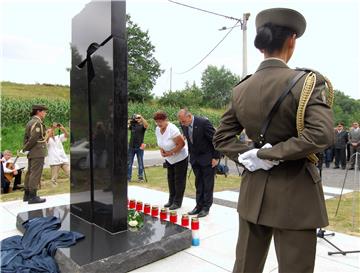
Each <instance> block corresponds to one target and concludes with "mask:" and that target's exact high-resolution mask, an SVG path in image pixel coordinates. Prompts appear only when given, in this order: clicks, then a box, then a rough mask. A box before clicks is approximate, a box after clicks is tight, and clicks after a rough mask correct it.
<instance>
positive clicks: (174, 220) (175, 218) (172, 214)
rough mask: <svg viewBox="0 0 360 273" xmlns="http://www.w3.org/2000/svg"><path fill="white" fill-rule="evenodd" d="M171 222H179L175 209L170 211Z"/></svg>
mask: <svg viewBox="0 0 360 273" xmlns="http://www.w3.org/2000/svg"><path fill="white" fill-rule="evenodd" d="M170 222H171V223H176V222H177V212H176V211H174V210H173V211H171V212H170Z"/></svg>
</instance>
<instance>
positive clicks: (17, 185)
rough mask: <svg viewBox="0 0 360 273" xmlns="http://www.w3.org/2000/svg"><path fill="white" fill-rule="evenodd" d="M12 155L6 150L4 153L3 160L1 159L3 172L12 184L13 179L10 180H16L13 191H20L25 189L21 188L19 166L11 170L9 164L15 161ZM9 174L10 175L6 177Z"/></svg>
mask: <svg viewBox="0 0 360 273" xmlns="http://www.w3.org/2000/svg"><path fill="white" fill-rule="evenodd" d="M11 157H12V153H11V151H9V150H5V151H4V153H3V158H2V159H1V163H2V164H3V170H4V174H5V177H6V178H7V179H8V180H9V182H11V180H12V179H9V178H11V177H12V178H15V180H14V186H13V190H18V189H21V188H23V187H21V186H20V184H21V169H20V168H19V166H18V165H17V164H15V165H14V166H13V167H12V168H9V164H8V163H13V160H12V159H11ZM6 174H9V175H6Z"/></svg>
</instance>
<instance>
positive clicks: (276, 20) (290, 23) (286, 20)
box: [255, 8, 306, 38]
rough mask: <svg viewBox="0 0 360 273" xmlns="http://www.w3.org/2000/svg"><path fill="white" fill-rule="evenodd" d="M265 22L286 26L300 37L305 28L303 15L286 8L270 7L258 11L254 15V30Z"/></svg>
mask: <svg viewBox="0 0 360 273" xmlns="http://www.w3.org/2000/svg"><path fill="white" fill-rule="evenodd" d="M266 23H272V24H274V25H278V26H284V27H288V28H290V29H291V30H294V31H295V33H296V37H297V38H299V37H301V36H302V35H303V34H304V32H305V28H306V20H305V17H304V16H303V15H302V14H301V13H300V12H298V11H296V10H293V9H286V8H272V9H265V10H263V11H260V12H259V13H258V14H257V15H256V19H255V25H256V31H258V30H259V28H260V27H262V26H264V25H265V24H266Z"/></svg>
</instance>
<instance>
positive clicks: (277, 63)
mask: <svg viewBox="0 0 360 273" xmlns="http://www.w3.org/2000/svg"><path fill="white" fill-rule="evenodd" d="M269 67H278V68H289V67H288V66H287V64H286V63H285V62H284V61H283V60H281V59H279V58H266V59H265V60H263V61H262V62H261V64H260V66H259V67H258V69H257V70H256V72H257V71H260V70H263V69H266V68H269Z"/></svg>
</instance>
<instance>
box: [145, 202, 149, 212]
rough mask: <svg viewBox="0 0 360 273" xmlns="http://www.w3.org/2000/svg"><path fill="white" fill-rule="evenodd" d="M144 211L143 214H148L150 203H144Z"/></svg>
mask: <svg viewBox="0 0 360 273" xmlns="http://www.w3.org/2000/svg"><path fill="white" fill-rule="evenodd" d="M144 213H145V214H150V204H148V203H146V204H145V205H144Z"/></svg>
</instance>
